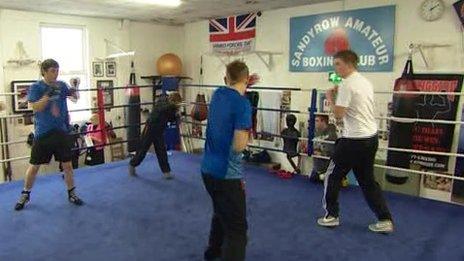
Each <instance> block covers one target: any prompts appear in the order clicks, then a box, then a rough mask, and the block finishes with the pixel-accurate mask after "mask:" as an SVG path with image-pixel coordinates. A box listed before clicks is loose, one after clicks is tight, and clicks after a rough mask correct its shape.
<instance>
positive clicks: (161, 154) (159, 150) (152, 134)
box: [130, 121, 171, 173]
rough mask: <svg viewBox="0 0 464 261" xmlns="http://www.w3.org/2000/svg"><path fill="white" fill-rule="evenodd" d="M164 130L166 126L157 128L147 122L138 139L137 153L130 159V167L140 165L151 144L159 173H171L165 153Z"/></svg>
mask: <svg viewBox="0 0 464 261" xmlns="http://www.w3.org/2000/svg"><path fill="white" fill-rule="evenodd" d="M165 128H166V124H165V125H164V126H157V124H156V123H153V122H151V121H147V124H146V125H145V127H144V129H143V132H142V136H141V137H140V142H139V144H138V147H137V151H136V153H135V155H134V157H133V158H132V159H131V161H130V165H132V166H134V167H137V166H138V165H140V163H142V161H143V159H144V158H145V156H146V155H147V152H148V149H150V146H151V144H153V146H154V147H155V152H156V157H157V158H158V164H159V166H160V169H161V171H162V172H163V173H167V172H171V167H170V166H169V162H168V153H167V151H166V143H165V141H164V130H165Z"/></svg>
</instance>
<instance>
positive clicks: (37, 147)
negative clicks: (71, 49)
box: [15, 59, 83, 210]
mask: <svg viewBox="0 0 464 261" xmlns="http://www.w3.org/2000/svg"><path fill="white" fill-rule="evenodd" d="M40 71H41V74H42V76H43V79H42V80H41V81H38V82H36V83H34V84H33V85H32V86H31V87H30V88H29V91H28V96H27V99H28V101H29V102H30V103H31V104H32V109H33V110H34V128H35V133H34V141H33V145H32V149H31V159H30V161H29V163H30V164H31V165H30V166H29V168H28V169H27V171H26V178H25V180H24V189H23V191H22V192H21V197H20V198H19V200H18V202H17V203H16V206H15V210H21V209H23V208H24V206H25V205H26V203H28V202H29V200H30V194H31V189H32V186H33V184H34V181H35V177H36V175H37V173H38V172H39V168H40V165H42V164H48V163H49V162H50V160H51V159H52V156H54V157H55V160H56V161H59V162H61V163H62V167H63V171H64V173H65V174H64V179H65V183H66V186H67V188H68V200H69V202H71V203H73V204H75V205H82V204H83V201H82V200H81V199H80V198H79V197H78V196H77V195H76V192H75V187H74V179H73V168H72V162H71V160H72V153H71V147H72V144H71V141H72V139H71V138H70V137H68V134H69V130H70V129H69V115H68V106H67V103H66V102H67V101H66V100H67V98H68V97H70V98H73V99H75V100H77V99H78V98H79V95H78V92H77V86H78V82H77V81H72V85H73V87H72V88H68V85H67V84H66V83H64V82H62V81H57V78H58V72H59V65H58V63H57V62H56V61H55V60H53V59H47V60H45V61H43V62H42V64H41V65H40Z"/></svg>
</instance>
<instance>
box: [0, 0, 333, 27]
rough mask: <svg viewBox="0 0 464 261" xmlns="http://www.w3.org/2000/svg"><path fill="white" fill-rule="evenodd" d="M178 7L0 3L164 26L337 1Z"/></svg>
mask: <svg viewBox="0 0 464 261" xmlns="http://www.w3.org/2000/svg"><path fill="white" fill-rule="evenodd" d="M181 1H182V4H181V5H180V6H179V7H177V8H172V7H161V6H157V5H153V4H146V3H140V2H137V0H0V8H3V9H14V10H25V11H34V12H45V13H53V14H65V15H78V16H88V17H99V18H115V19H130V20H133V21H145V22H156V23H161V24H184V23H189V22H194V21H199V20H205V19H208V18H213V17H223V16H228V15H233V14H242V13H247V12H252V11H266V10H272V9H279V8H286V7H293V6H299V5H307V4H315V3H321V2H331V1H334V0H181Z"/></svg>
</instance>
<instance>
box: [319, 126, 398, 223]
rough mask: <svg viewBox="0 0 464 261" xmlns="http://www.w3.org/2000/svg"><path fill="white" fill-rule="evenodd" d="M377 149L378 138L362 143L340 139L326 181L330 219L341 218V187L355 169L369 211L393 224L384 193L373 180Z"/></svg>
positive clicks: (325, 190) (326, 196)
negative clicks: (339, 200) (339, 196)
mask: <svg viewBox="0 0 464 261" xmlns="http://www.w3.org/2000/svg"><path fill="white" fill-rule="evenodd" d="M378 145H379V140H378V136H377V135H375V136H374V137H371V138H362V139H351V138H350V139H349V138H341V139H339V140H338V141H337V144H336V145H335V152H334V155H333V157H332V159H331V161H330V164H329V167H328V168H327V172H326V177H325V181H324V199H323V203H324V208H325V210H326V211H327V213H326V214H327V215H330V216H334V217H338V215H339V206H338V194H339V191H340V184H341V181H342V179H343V178H344V177H346V175H347V174H348V172H349V171H350V170H351V169H353V172H354V175H355V176H356V179H357V180H358V183H359V186H360V187H361V190H362V192H363V194H364V198H365V199H366V201H367V204H368V205H369V207H370V209H371V210H372V211H373V212H374V213H375V214H376V216H377V218H378V219H379V220H391V218H392V217H391V214H390V211H389V210H388V207H387V203H386V201H385V199H384V197H383V195H382V190H381V189H380V186H379V184H378V183H377V182H376V181H375V179H374V160H375V153H376V151H377V147H378Z"/></svg>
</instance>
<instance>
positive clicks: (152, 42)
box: [0, 10, 183, 180]
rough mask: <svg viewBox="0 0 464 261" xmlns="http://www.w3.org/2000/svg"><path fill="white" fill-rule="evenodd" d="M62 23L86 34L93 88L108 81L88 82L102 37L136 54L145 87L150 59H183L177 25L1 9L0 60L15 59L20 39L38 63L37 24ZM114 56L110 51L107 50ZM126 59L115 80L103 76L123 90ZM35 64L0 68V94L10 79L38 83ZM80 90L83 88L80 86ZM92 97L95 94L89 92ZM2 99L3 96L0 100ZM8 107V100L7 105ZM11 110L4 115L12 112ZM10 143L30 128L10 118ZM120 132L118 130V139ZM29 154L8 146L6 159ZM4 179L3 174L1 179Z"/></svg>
mask: <svg viewBox="0 0 464 261" xmlns="http://www.w3.org/2000/svg"><path fill="white" fill-rule="evenodd" d="M42 23H48V24H62V25H79V26H84V27H85V28H86V29H87V32H88V42H89V46H88V56H89V58H88V70H90V73H89V75H90V76H91V79H90V82H91V84H92V86H89V87H95V84H96V81H97V80H102V79H107V78H93V77H92V75H91V63H92V61H95V60H96V59H98V58H104V57H105V56H106V55H107V54H108V53H107V48H106V44H105V41H104V39H109V40H111V41H112V42H114V43H116V44H117V45H119V46H120V47H121V48H123V49H125V50H129V49H133V50H135V51H136V56H135V65H136V74H137V83H138V84H145V83H144V81H142V80H141V79H140V76H141V75H155V74H156V71H155V67H154V63H155V60H156V59H157V58H158V57H159V56H160V55H161V54H163V53H166V52H174V53H177V54H178V55H179V56H182V53H183V46H182V45H181V43H182V39H183V30H182V27H174V26H161V25H154V24H148V23H140V22H130V21H127V20H125V21H120V20H114V19H97V18H87V17H77V16H65V15H53V14H44V13H34V12H22V11H13V10H0V48H1V51H0V61H1V64H2V65H6V61H7V60H9V59H13V58H15V55H14V52H15V49H16V43H17V42H18V41H22V42H23V43H24V47H25V49H26V51H27V53H28V54H29V56H30V58H33V59H41V49H40V25H41V24H42ZM109 52H111V53H113V52H115V51H114V50H109ZM130 61H131V58H128V57H122V58H119V59H117V60H116V62H117V77H116V78H108V79H111V80H113V81H114V85H115V86H124V85H126V84H127V83H128V79H129V73H130ZM38 72H39V71H38V67H37V66H34V65H33V66H27V67H22V68H8V67H5V66H4V67H3V70H2V71H1V72H0V82H2V83H3V84H2V86H1V87H0V92H9V91H10V82H11V81H13V80H34V79H39V73H38ZM82 87H83V88H84V87H85V86H82ZM94 95H95V94H94ZM141 98H142V100H144V101H150V100H151V93H150V91H148V90H144V91H143V92H142V97H141ZM0 99H4V97H0ZM125 102H126V99H125V96H124V92H123V91H121V90H119V91H115V104H123V103H125ZM7 105H8V107H10V106H11V101H10V100H8V101H7ZM11 113H12V111H11V109H9V110H7V112H4V114H11ZM122 115H124V114H123V110H122V109H114V110H113V111H111V112H110V113H108V114H107V115H106V117H107V121H110V120H112V121H113V124H114V125H116V126H117V125H123V124H124V118H123V117H121V116H122ZM8 130H9V140H20V139H26V135H27V134H28V133H29V132H30V131H31V130H32V126H28V127H24V126H22V125H20V124H17V123H16V121H15V120H9V124H8ZM122 134H123V133H122V132H121V133H120V135H122ZM25 155H29V149H28V148H27V147H26V146H25V145H22V144H21V145H11V146H10V157H17V156H25ZM26 162H27V161H18V162H15V163H13V164H12V166H13V176H14V179H21V178H23V175H24V171H25V169H26V167H27V164H25V163H26ZM56 170H57V165H56V164H51V165H50V166H48V167H45V168H42V172H49V171H56ZM2 179H3V175H2V177H1V178H0V180H2Z"/></svg>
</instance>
